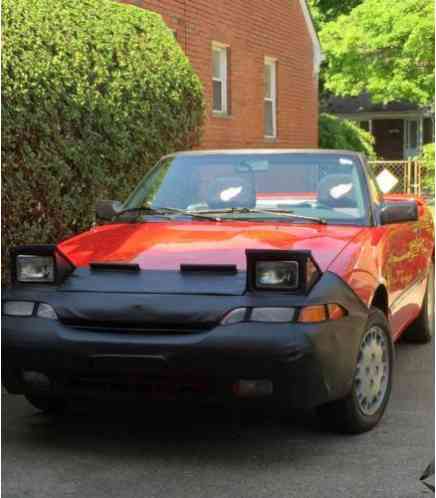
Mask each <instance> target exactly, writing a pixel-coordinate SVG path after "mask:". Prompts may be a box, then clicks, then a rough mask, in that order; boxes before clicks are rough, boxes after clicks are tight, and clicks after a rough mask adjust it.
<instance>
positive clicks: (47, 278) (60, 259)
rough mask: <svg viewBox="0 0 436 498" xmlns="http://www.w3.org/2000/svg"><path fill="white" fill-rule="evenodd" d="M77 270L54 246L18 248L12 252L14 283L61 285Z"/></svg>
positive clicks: (14, 248)
mask: <svg viewBox="0 0 436 498" xmlns="http://www.w3.org/2000/svg"><path fill="white" fill-rule="evenodd" d="M75 268H76V267H75V266H74V263H73V262H72V261H70V260H69V258H68V257H67V256H66V255H65V254H63V253H62V252H61V251H59V249H58V248H57V247H56V246H55V245H52V244H48V245H30V246H17V247H13V248H12V250H11V277H12V283H17V282H18V283H23V284H55V283H56V284H60V283H62V282H63V281H64V280H65V279H66V278H67V277H68V275H70V274H71V273H72V272H73V271H74V270H75Z"/></svg>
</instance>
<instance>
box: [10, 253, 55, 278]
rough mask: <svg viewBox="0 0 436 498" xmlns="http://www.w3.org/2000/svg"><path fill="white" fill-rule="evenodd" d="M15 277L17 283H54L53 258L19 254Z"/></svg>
mask: <svg viewBox="0 0 436 498" xmlns="http://www.w3.org/2000/svg"><path fill="white" fill-rule="evenodd" d="M16 275H17V281H18V282H54V281H55V262H54V258H53V256H36V255H30V254H19V255H17V258H16Z"/></svg>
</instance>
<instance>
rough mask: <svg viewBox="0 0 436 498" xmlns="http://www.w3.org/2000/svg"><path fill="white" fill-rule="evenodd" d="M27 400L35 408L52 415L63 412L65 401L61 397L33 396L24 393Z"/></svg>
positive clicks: (65, 405)
mask: <svg viewBox="0 0 436 498" xmlns="http://www.w3.org/2000/svg"><path fill="white" fill-rule="evenodd" d="M24 396H25V398H26V399H27V401H28V402H29V403H30V404H31V405H32V406H33V407H34V408H36V409H37V410H39V411H41V412H44V413H49V414H53V415H60V414H62V413H64V412H65V410H66V407H67V403H66V401H65V400H64V399H62V398H55V397H50V396H34V395H31V394H25V395H24Z"/></svg>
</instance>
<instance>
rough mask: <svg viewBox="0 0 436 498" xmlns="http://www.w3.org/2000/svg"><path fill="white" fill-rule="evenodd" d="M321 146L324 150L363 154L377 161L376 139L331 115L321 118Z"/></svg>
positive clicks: (324, 115) (355, 125) (352, 124)
mask: <svg viewBox="0 0 436 498" xmlns="http://www.w3.org/2000/svg"><path fill="white" fill-rule="evenodd" d="M319 146H320V147H321V148H322V149H342V150H353V151H355V152H361V153H363V154H365V155H366V156H367V157H368V158H370V159H375V152H374V137H373V136H372V135H371V133H368V132H367V131H365V130H362V128H360V127H359V126H357V124H355V123H353V122H352V121H348V120H346V119H339V118H337V117H336V116H332V115H330V114H321V115H320V117H319Z"/></svg>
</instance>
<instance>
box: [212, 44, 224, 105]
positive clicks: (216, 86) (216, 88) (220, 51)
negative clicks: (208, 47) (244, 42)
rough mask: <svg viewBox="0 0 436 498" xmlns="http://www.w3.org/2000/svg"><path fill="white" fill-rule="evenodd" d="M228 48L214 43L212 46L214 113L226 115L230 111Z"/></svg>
mask: <svg viewBox="0 0 436 498" xmlns="http://www.w3.org/2000/svg"><path fill="white" fill-rule="evenodd" d="M227 59H228V57H227V47H226V46H224V45H221V44H217V43H214V44H213V45H212V65H213V75H212V85H213V91H212V93H213V95H212V100H213V102H212V105H213V107H212V109H213V112H219V113H222V114H226V113H227V111H228V99H227V95H228V93H227V92H228V89H227V65H228V60H227Z"/></svg>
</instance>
